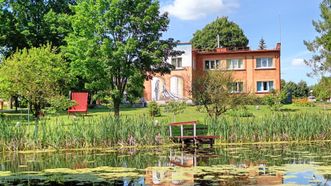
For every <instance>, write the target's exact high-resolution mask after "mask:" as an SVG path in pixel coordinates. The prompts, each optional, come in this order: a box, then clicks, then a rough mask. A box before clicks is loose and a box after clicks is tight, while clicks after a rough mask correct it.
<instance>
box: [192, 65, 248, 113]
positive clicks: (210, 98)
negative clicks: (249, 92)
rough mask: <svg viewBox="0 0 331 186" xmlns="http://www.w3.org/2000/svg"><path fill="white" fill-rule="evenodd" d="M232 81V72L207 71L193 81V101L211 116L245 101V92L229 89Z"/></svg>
mask: <svg viewBox="0 0 331 186" xmlns="http://www.w3.org/2000/svg"><path fill="white" fill-rule="evenodd" d="M234 82H235V81H234V79H233V78H232V74H231V73H230V72H228V71H223V70H215V71H207V72H206V73H205V74H203V75H201V76H199V78H197V79H196V80H195V81H194V82H193V87H192V94H193V98H194V100H193V101H194V102H195V103H196V104H197V105H199V107H198V109H201V110H205V111H207V113H208V115H209V116H210V117H212V118H217V117H219V116H220V115H222V114H223V113H225V112H226V111H227V110H229V109H234V108H237V107H239V106H241V105H243V104H244V103H245V101H246V99H245V97H246V96H245V94H240V93H239V94H238V93H231V92H230V91H229V86H231V84H233V83H234Z"/></svg>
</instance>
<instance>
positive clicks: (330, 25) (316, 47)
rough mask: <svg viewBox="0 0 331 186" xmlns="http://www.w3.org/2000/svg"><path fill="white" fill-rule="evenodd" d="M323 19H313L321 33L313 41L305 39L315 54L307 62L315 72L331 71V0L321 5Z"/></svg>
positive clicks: (325, 0)
mask: <svg viewBox="0 0 331 186" xmlns="http://www.w3.org/2000/svg"><path fill="white" fill-rule="evenodd" d="M320 10H321V20H318V21H313V25H314V27H315V30H316V31H317V32H318V33H319V34H320V35H319V36H317V37H316V38H315V39H314V40H313V41H304V44H305V45H306V46H307V49H308V50H309V51H311V52H313V53H315V55H313V56H312V58H311V59H309V60H306V61H305V63H306V64H307V65H309V66H310V67H312V69H313V73H311V75H313V74H315V75H316V74H320V73H325V72H326V73H331V0H323V2H322V3H321V5H320Z"/></svg>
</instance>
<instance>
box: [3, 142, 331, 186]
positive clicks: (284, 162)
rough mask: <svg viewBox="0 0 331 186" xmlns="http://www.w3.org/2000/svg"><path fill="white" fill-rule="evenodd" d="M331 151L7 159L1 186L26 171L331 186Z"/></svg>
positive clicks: (112, 178)
mask: <svg viewBox="0 0 331 186" xmlns="http://www.w3.org/2000/svg"><path fill="white" fill-rule="evenodd" d="M330 147H331V145H330V143H313V144H301V145H298V144H291V145H288V144H278V145H242V146H219V147H214V148H200V149H194V148H188V149H180V148H178V149H177V148H172V149H170V148H169V149H160V148H155V149H125V150H124V149H122V150H118V151H111V150H94V151H66V152H61V153H30V154H24V153H3V154H2V156H0V185H1V183H2V182H4V181H3V180H10V179H9V178H10V177H11V176H15V174H16V175H17V174H18V176H21V177H22V178H23V177H26V175H27V173H24V172H26V171H37V172H40V174H39V175H38V176H42V177H43V179H48V178H49V176H50V173H49V172H47V174H46V171H45V170H52V169H57V168H69V170H70V171H69V172H62V173H61V171H60V172H59V171H55V172H56V174H57V176H59V175H60V176H62V177H61V179H67V178H70V179H73V178H75V183H79V182H81V180H82V179H83V178H84V181H90V182H91V183H93V184H95V185H98V184H96V183H95V182H96V180H99V181H100V180H103V182H97V183H103V184H110V185H113V184H116V185H132V184H133V185H280V184H293V183H294V184H299V185H331V182H330V181H329V178H330V175H331V166H330V165H331V155H330V154H331V148H330ZM100 167H101V168H100ZM114 167H123V168H125V169H123V170H120V169H113V168H114ZM131 168H134V169H131ZM4 171H10V172H11V173H10V174H9V175H8V172H7V173H6V174H4ZM53 172H54V171H53ZM1 173H3V174H1ZM60 173H61V174H60ZM128 173H130V174H128ZM52 176H53V177H54V175H52ZM45 177H46V178H45ZM87 178H89V179H87ZM86 179H87V180H86ZM1 181H2V182H1ZM84 183H85V182H84Z"/></svg>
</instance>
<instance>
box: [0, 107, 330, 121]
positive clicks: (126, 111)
mask: <svg viewBox="0 0 331 186" xmlns="http://www.w3.org/2000/svg"><path fill="white" fill-rule="evenodd" d="M247 109H248V112H250V113H252V114H253V115H254V117H262V116H264V115H266V114H271V113H272V112H289V113H300V112H331V104H317V105H316V106H315V107H301V106H296V105H294V104H291V105H284V106H283V107H282V108H281V111H271V110H270V109H269V108H268V106H265V105H260V106H258V108H257V106H252V105H249V106H247ZM0 114H2V116H4V117H5V118H8V119H12V120H17V121H20V122H25V121H27V119H28V114H27V110H26V109H19V110H18V111H17V112H15V111H14V110H3V111H0ZM110 114H111V115H112V114H113V112H112V110H111V109H108V108H95V109H89V110H88V114H87V116H84V117H98V116H106V115H110ZM143 115H148V108H121V116H143ZM226 115H229V114H226ZM46 116H47V115H46ZM207 116H208V115H207V113H206V112H201V111H198V109H197V107H196V106H187V108H186V109H185V111H184V113H182V114H179V115H178V116H176V121H190V120H199V121H203V120H204V119H205V118H206V117H207ZM47 117H48V118H50V119H53V118H61V119H64V120H66V119H70V118H73V116H70V117H69V116H68V114H67V113H66V112H61V113H57V114H55V115H54V116H49V115H48V116H47ZM31 118H32V116H31V115H30V119H31ZM155 119H156V120H168V121H172V120H173V115H172V114H171V113H166V112H165V111H164V107H161V116H160V117H156V118H155Z"/></svg>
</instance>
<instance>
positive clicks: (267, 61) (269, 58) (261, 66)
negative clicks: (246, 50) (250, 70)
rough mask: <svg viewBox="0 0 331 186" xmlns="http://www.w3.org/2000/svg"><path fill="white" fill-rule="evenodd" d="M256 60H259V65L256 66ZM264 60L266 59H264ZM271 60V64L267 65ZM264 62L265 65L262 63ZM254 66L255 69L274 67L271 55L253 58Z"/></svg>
mask: <svg viewBox="0 0 331 186" xmlns="http://www.w3.org/2000/svg"><path fill="white" fill-rule="evenodd" d="M258 60H260V63H261V64H260V67H258V65H257V64H258ZM265 60H266V61H265ZM270 62H271V66H269V63H270ZM263 64H265V65H263ZM255 68H256V69H267V68H275V65H274V58H272V57H258V58H256V60H255Z"/></svg>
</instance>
